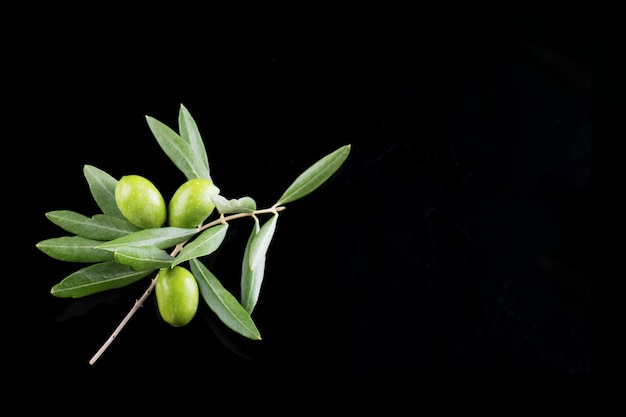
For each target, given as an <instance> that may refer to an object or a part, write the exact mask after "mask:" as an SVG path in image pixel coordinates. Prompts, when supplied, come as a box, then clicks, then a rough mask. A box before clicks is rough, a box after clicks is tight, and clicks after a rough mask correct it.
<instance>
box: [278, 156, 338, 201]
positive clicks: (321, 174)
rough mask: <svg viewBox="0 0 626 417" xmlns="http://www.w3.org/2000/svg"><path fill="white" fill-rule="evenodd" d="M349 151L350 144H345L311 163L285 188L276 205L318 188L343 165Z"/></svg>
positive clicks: (293, 199)
mask: <svg viewBox="0 0 626 417" xmlns="http://www.w3.org/2000/svg"><path fill="white" fill-rule="evenodd" d="M349 153H350V145H344V146H342V147H340V148H338V149H336V150H335V151H333V152H331V153H329V154H328V155H326V156H325V157H323V158H322V159H320V160H319V161H317V162H316V163H314V164H313V165H311V166H310V167H309V168H308V169H307V170H305V171H304V172H303V173H302V174H300V175H299V176H298V177H297V178H296V179H295V181H294V182H293V183H292V184H291V185H290V186H289V187H288V188H287V190H285V192H284V193H283V195H282V196H281V197H280V198H279V199H278V202H277V203H276V205H277V206H278V205H281V204H286V203H290V202H292V201H295V200H298V199H300V198H302V197H304V196H306V195H307V194H310V193H311V192H313V191H314V190H316V189H317V188H318V187H319V186H320V185H322V184H323V183H324V182H326V180H328V179H329V178H330V177H331V176H332V175H333V174H334V173H335V172H336V171H337V170H338V169H339V168H340V167H341V165H342V164H343V163H344V161H345V160H346V159H347V158H348V154H349Z"/></svg>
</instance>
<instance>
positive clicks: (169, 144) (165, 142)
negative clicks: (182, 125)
mask: <svg viewBox="0 0 626 417" xmlns="http://www.w3.org/2000/svg"><path fill="white" fill-rule="evenodd" d="M146 120H147V122H148V126H149V127H150V130H151V131H152V134H153V135H154V137H155V139H156V140H157V142H158V144H159V146H161V149H162V150H163V152H165V154H166V155H167V156H168V157H169V158H170V160H171V161H172V162H173V163H174V165H176V167H177V168H178V169H180V171H181V172H182V173H183V174H184V175H185V177H187V179H188V180H192V179H194V178H206V179H208V180H211V176H210V174H209V168H208V166H207V165H205V163H204V162H203V160H202V157H201V156H199V155H197V154H196V153H195V149H194V148H193V146H192V145H191V144H190V143H189V142H187V141H186V140H185V139H183V138H182V137H181V136H180V135H179V134H178V133H176V132H175V131H174V130H172V129H171V128H170V127H168V126H167V125H165V124H164V123H162V122H160V121H158V120H156V119H155V118H153V117H150V116H146Z"/></svg>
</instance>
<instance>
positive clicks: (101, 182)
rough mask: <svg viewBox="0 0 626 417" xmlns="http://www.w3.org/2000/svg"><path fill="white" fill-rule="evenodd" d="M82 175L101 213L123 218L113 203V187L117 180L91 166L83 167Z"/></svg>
mask: <svg viewBox="0 0 626 417" xmlns="http://www.w3.org/2000/svg"><path fill="white" fill-rule="evenodd" d="M83 173H84V175H85V178H86V179H87V183H88V184H89V189H90V191H91V195H92V196H93V199H94V200H95V202H96V204H97V205H98V207H100V210H102V213H104V214H108V215H110V216H114V217H119V218H121V219H123V218H124V216H123V215H122V212H121V211H120V209H119V208H118V207H117V203H116V202H115V186H116V185H117V179H115V178H114V177H113V176H111V175H109V174H107V173H106V172H104V171H103V170H101V169H99V168H96V167H94V166H92V165H85V166H84V167H83Z"/></svg>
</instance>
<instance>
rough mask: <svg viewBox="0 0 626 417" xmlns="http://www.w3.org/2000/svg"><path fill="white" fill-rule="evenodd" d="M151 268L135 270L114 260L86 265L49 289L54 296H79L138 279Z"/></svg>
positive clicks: (123, 284)
mask: <svg viewBox="0 0 626 417" xmlns="http://www.w3.org/2000/svg"><path fill="white" fill-rule="evenodd" d="M151 272H153V270H146V271H135V270H134V269H132V268H131V267H129V266H126V265H121V264H119V263H117V262H115V261H109V262H102V263H97V264H94V265H90V266H87V267H85V268H83V269H80V270H78V271H76V272H74V273H73V274H71V275H68V276H67V277H66V278H64V279H63V280H62V281H61V282H59V283H58V284H56V285H55V286H54V287H52V290H51V291H50V292H51V293H52V295H54V296H55V297H61V298H70V297H72V298H79V297H84V296H86V295H91V294H95V293H98V292H101V291H106V290H112V289H115V288H121V287H124V286H126V285H128V284H132V283H133V282H135V281H138V280H140V279H141V278H143V277H145V276H146V275H148V274H150V273H151Z"/></svg>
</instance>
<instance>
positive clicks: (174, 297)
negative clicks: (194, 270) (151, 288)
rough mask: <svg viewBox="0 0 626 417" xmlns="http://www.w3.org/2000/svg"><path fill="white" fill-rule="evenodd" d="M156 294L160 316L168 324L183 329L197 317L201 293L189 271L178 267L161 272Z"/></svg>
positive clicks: (164, 269)
mask: <svg viewBox="0 0 626 417" xmlns="http://www.w3.org/2000/svg"><path fill="white" fill-rule="evenodd" d="M155 294H156V301H157V306H158V309H159V314H160V315H161V317H162V318H163V320H164V321H165V322H166V323H168V324H170V325H172V326H174V327H182V326H185V325H187V324H188V323H189V322H190V321H191V319H193V317H194V316H195V315H196V311H197V310H198V301H199V299H200V292H199V290H198V283H197V282H196V279H195V278H194V277H193V275H192V274H191V272H190V271H189V270H188V269H186V268H184V267H182V266H179V265H176V266H174V267H173V268H162V269H161V270H159V275H158V277H157V282H156V286H155Z"/></svg>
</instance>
